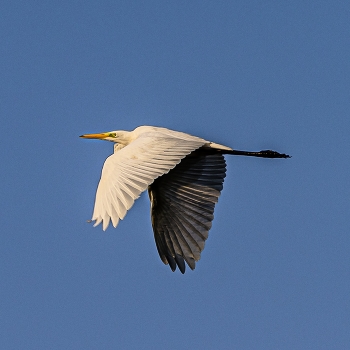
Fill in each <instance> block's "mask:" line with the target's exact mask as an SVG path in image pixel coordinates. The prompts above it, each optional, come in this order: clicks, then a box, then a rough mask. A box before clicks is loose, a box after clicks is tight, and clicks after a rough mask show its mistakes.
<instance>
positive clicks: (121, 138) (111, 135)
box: [80, 130, 130, 145]
mask: <svg viewBox="0 0 350 350" xmlns="http://www.w3.org/2000/svg"><path fill="white" fill-rule="evenodd" d="M129 134H130V132H129V131H123V130H117V131H108V132H102V133H100V134H86V135H81V136H80V137H83V138H85V139H99V140H106V141H111V142H116V143H120V144H123V145H127V144H129V143H130V137H129Z"/></svg>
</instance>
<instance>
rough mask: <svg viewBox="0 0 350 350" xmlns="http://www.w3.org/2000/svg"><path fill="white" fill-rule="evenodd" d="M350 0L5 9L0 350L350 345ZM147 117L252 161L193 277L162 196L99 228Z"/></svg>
mask: <svg viewBox="0 0 350 350" xmlns="http://www.w3.org/2000/svg"><path fill="white" fill-rule="evenodd" d="M349 18H350V3H349V1H345V0H344V1H337V0H333V1H298V0H294V1H243V0H242V1H228V0H226V1H225V0H223V1H206V0H201V1H183V0H179V1H164V0H163V1H160V0H158V1H155V0H154V1H152V0H150V1H107V0H100V1H77V0H69V1H67V0H61V1H56V2H52V1H51V2H48V1H15V0H11V1H7V0H3V1H1V4H0V36H1V55H0V74H1V76H0V77H1V84H0V93H1V94H0V98H1V101H0V113H1V138H0V143H1V147H0V152H1V167H0V174H1V182H0V190H1V192H0V209H1V217H2V219H1V228H0V230H1V231H0V232H1V241H0V259H1V263H0V274H1V275H0V281H1V289H0V344H1V348H2V349H327V350H328V349H348V348H350V224H349V222H350V203H349V199H350V184H349V182H350V181H349V172H350V157H349V151H350V147H349V146H350V137H349V134H350V19H349ZM139 125H156V126H164V127H168V128H171V129H175V130H180V131H185V132H188V133H191V134H194V135H197V136H201V137H203V138H206V139H209V140H211V141H214V142H218V143H222V144H226V145H228V146H231V147H233V148H236V149H244V150H260V149H274V150H277V151H279V152H284V153H288V154H290V155H292V156H293V157H292V158H291V159H288V160H284V159H281V160H279V159H276V160H269V159H258V158H249V157H235V156H231V157H230V156H229V157H227V168H228V171H227V178H226V180H225V184H224V190H223V192H222V196H221V197H220V200H219V203H218V205H217V206H216V211H215V219H214V222H213V227H212V229H211V231H210V235H209V239H208V240H207V243H206V247H205V250H204V252H203V254H202V258H201V260H200V261H199V262H198V263H197V268H196V270H195V271H191V270H190V269H187V272H186V274H185V275H182V274H181V273H180V272H179V271H178V270H177V271H176V272H175V273H172V272H171V270H170V268H169V267H168V266H165V265H163V263H162V262H161V261H160V259H159V257H158V253H157V250H156V247H155V243H154V239H153V233H152V229H151V224H150V218H149V200H148V196H147V195H146V194H143V195H142V196H141V198H140V199H139V200H138V201H137V202H136V203H135V205H134V207H133V208H132V210H131V211H130V212H129V213H128V215H127V216H126V218H125V220H124V221H122V222H121V223H120V225H119V226H118V228H117V229H113V228H109V229H108V230H107V231H106V232H103V231H102V228H101V226H99V227H96V228H93V226H92V225H91V224H88V223H87V222H86V220H88V219H90V218H91V213H92V209H93V203H94V198H95V191H96V186H97V183H98V180H99V176H100V172H101V168H102V165H103V162H104V160H105V158H106V157H107V156H108V155H109V154H110V153H111V152H112V144H110V143H108V142H102V141H95V140H82V139H79V138H78V136H79V135H81V134H84V133H95V132H103V131H110V130H132V129H134V128H135V127H137V126H139Z"/></svg>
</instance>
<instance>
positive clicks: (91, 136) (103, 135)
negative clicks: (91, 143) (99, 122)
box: [79, 132, 110, 140]
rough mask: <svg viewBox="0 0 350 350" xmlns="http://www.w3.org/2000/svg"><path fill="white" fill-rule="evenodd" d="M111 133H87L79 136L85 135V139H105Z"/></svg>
mask: <svg viewBox="0 0 350 350" xmlns="http://www.w3.org/2000/svg"><path fill="white" fill-rule="evenodd" d="M109 135H110V133H108V132H103V133H100V134H86V135H80V136H79V137H83V138H84V139H100V140H103V139H105V138H106V137H108V136H109Z"/></svg>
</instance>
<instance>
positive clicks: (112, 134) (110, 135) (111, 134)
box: [108, 132, 117, 137]
mask: <svg viewBox="0 0 350 350" xmlns="http://www.w3.org/2000/svg"><path fill="white" fill-rule="evenodd" d="M116 136H117V134H116V133H115V132H111V133H110V134H109V135H108V137H116Z"/></svg>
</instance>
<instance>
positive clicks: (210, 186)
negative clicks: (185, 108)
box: [80, 126, 289, 273]
mask: <svg viewBox="0 0 350 350" xmlns="http://www.w3.org/2000/svg"><path fill="white" fill-rule="evenodd" d="M80 137H84V138H88V139H101V140H107V141H112V142H115V145H114V154H112V155H111V156H109V157H108V158H107V159H106V161H105V163H104V165H103V168H102V174H101V179H100V182H99V184H98V187H97V192H96V200H95V207H94V211H93V215H92V221H95V224H94V226H96V225H99V224H100V223H102V225H103V230H106V229H107V227H108V225H109V223H110V221H112V225H113V226H114V227H116V226H117V225H118V222H119V220H122V219H124V217H125V215H126V213H127V211H128V210H129V209H130V208H131V207H132V206H133V204H134V201H135V200H136V199H137V198H138V197H139V196H140V194H141V193H142V192H143V191H145V190H146V189H148V194H149V197H150V201H151V221H152V226H153V232H154V238H155V242H156V246H157V249H158V253H159V256H160V258H161V260H162V261H163V263H164V264H169V265H170V268H171V270H172V271H175V269H176V266H178V267H179V269H180V271H181V272H182V273H184V272H185V261H186V263H187V265H188V266H189V267H190V268H191V269H192V270H193V269H194V268H195V262H196V261H198V260H199V259H200V254H201V252H202V250H203V249H204V244H205V240H206V239H207V238H208V232H209V230H210V228H211V225H212V220H213V218H214V216H213V213H214V206H215V203H217V201H218V198H219V196H220V192H221V190H222V188H223V182H224V178H225V176H226V163H225V159H224V156H223V155H224V154H234V155H245V156H254V157H264V158H289V156H288V155H286V154H280V153H278V152H275V151H271V150H265V151H260V152H248V151H237V150H233V149H232V148H230V147H227V146H223V145H220V144H217V143H214V142H210V141H207V140H204V139H202V138H200V137H196V136H192V135H189V134H185V133H182V132H178V131H173V130H169V129H166V128H160V127H153V126H140V127H138V128H136V129H135V130H133V131H130V132H129V131H120V130H118V131H110V132H105V133H100V134H87V135H82V136H80Z"/></svg>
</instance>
